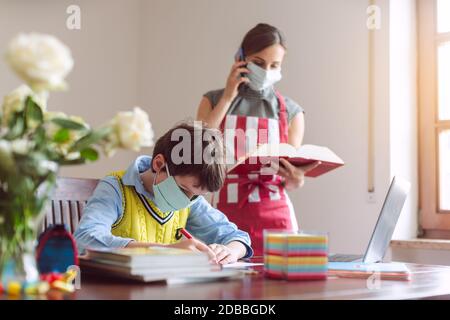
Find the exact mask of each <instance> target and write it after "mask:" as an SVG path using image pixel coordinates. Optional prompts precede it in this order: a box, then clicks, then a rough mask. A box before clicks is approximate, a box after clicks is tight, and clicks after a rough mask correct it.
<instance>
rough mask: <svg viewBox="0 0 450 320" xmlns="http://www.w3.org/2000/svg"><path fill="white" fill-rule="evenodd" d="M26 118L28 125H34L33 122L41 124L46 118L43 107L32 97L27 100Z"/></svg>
mask: <svg viewBox="0 0 450 320" xmlns="http://www.w3.org/2000/svg"><path fill="white" fill-rule="evenodd" d="M25 119H26V122H27V126H28V127H32V126H33V125H32V122H34V124H41V123H42V121H43V120H44V115H43V113H42V109H41V107H39V105H38V104H37V103H36V102H34V100H33V98H31V97H28V98H27V100H26V102H25Z"/></svg>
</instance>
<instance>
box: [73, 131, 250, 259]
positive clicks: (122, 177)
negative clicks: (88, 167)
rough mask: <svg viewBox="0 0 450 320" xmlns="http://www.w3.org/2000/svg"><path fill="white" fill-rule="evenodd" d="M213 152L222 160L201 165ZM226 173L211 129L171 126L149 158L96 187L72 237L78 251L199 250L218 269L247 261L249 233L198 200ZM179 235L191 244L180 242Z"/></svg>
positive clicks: (220, 182)
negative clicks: (156, 247) (183, 231)
mask: <svg viewBox="0 0 450 320" xmlns="http://www.w3.org/2000/svg"><path fill="white" fill-rule="evenodd" d="M180 134H182V135H183V134H184V138H185V140H186V141H184V142H183V141H181V142H182V143H184V145H183V146H186V142H187V146H188V147H189V148H187V151H186V149H183V150H182V151H183V154H182V156H181V157H182V159H183V160H184V161H182V162H181V163H180V161H178V158H176V157H177V156H179V155H180V152H179V149H180V142H179V141H178V140H177V139H176V138H177V137H179V135H180ZM200 134H201V135H200ZM186 138H188V139H186ZM196 139H197V141H196ZM174 140H176V141H174ZM196 144H197V145H196ZM198 144H199V145H198ZM198 149H199V150H198ZM211 150H215V152H216V154H215V155H216V156H219V159H218V160H219V161H212V163H211V161H205V159H203V158H201V161H198V155H199V154H200V152H201V157H203V156H204V154H207V152H208V151H211ZM172 151H174V152H172ZM177 151H178V153H177ZM196 152H197V157H195V153H196ZM217 152H218V153H217ZM213 153H214V152H213ZM221 157H222V158H221ZM174 160H176V161H174ZM186 160H187V161H186ZM194 160H197V161H196V162H195V161H194ZM174 162H176V164H175V163H174ZM225 171H226V167H225V164H224V160H223V143H222V140H221V138H220V134H217V132H216V130H214V129H209V128H206V127H204V126H194V125H190V124H186V123H182V124H179V125H177V126H175V127H173V128H172V129H170V130H169V131H168V132H166V133H165V134H164V135H163V136H162V137H160V138H159V139H158V141H157V142H156V144H155V147H154V150H153V156H152V157H149V156H140V157H138V158H137V159H136V160H135V161H134V162H133V163H132V164H131V165H130V166H129V168H128V169H127V170H126V171H119V172H114V173H112V174H110V175H108V176H107V177H105V178H103V179H102V180H100V182H99V184H98V186H97V188H96V189H95V191H94V194H93V195H92V197H91V198H90V199H89V202H88V203H87V205H86V207H85V209H84V212H83V216H82V218H81V221H80V224H79V226H78V228H77V230H76V231H75V233H74V236H75V239H76V242H77V245H78V248H79V250H80V251H81V252H82V251H84V249H85V248H118V247H148V246H149V245H166V246H168V247H176V248H183V249H190V250H194V251H196V250H199V251H204V252H206V253H208V255H209V256H210V258H211V259H212V260H214V261H216V262H218V263H221V264H227V263H232V262H236V261H237V260H238V259H240V258H247V257H250V256H252V254H253V250H252V249H251V247H250V238H249V236H248V234H247V233H246V232H243V231H241V230H238V229H237V227H236V225H235V224H233V223H231V222H230V221H228V219H227V218H226V216H225V215H224V214H223V213H222V212H220V211H218V210H217V209H215V208H213V207H212V206H211V205H210V204H209V203H208V202H207V201H206V200H205V199H204V198H203V196H202V195H204V194H206V193H207V192H215V191H217V190H219V189H220V188H221V187H222V185H223V181H224V179H225ZM180 228H186V230H187V231H188V232H190V233H192V235H193V236H194V238H193V239H186V240H181V241H179V240H180V233H179V229H180ZM203 242H204V243H203ZM205 243H207V244H209V246H207V245H206V244H205Z"/></svg>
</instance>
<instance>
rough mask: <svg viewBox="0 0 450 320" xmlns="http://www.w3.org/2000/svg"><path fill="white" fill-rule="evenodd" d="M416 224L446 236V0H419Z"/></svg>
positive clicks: (449, 216) (449, 88)
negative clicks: (418, 216)
mask: <svg viewBox="0 0 450 320" xmlns="http://www.w3.org/2000/svg"><path fill="white" fill-rule="evenodd" d="M418 10H419V11H418V16H419V21H418V22H419V23H418V25H419V33H418V34H419V150H420V151H419V152H420V154H419V167H420V209H421V214H420V225H421V228H422V230H423V233H424V236H425V237H430V238H450V0H419V1H418Z"/></svg>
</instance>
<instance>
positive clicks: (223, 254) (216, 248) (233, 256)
mask: <svg viewBox="0 0 450 320" xmlns="http://www.w3.org/2000/svg"><path fill="white" fill-rule="evenodd" d="M209 247H210V248H211V249H212V250H213V252H214V253H215V255H216V257H217V261H218V263H220V264H228V263H234V262H236V261H238V259H239V258H240V253H239V251H238V250H236V249H234V248H233V247H228V246H224V245H222V244H217V243H213V244H210V245H209Z"/></svg>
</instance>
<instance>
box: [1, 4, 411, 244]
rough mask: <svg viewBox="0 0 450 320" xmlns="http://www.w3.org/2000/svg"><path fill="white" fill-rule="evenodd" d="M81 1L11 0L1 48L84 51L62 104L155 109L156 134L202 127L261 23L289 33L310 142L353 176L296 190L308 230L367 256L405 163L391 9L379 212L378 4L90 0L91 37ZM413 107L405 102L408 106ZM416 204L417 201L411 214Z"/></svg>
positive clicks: (6, 79)
mask: <svg viewBox="0 0 450 320" xmlns="http://www.w3.org/2000/svg"><path fill="white" fill-rule="evenodd" d="M72 2H74V1H49V0H45V1H39V2H31V1H23V0H21V1H14V2H12V1H5V0H0V23H1V24H2V25H3V26H4V25H5V23H6V21H8V23H7V27H6V28H0V46H3V45H4V44H5V43H6V41H7V40H8V39H10V38H11V37H12V35H14V34H15V33H17V32H18V31H30V30H38V31H43V32H50V33H53V34H55V35H57V36H58V37H60V38H61V39H62V40H63V41H64V42H66V43H67V44H68V45H69V46H70V47H71V48H72V50H73V54H74V57H75V61H76V65H75V69H74V71H73V73H72V74H71V75H70V77H69V79H68V81H69V83H70V85H71V89H70V91H69V92H68V93H62V94H57V95H53V97H52V100H51V105H52V106H54V108H55V109H61V110H64V111H67V112H70V113H74V112H75V111H76V113H78V114H80V115H82V116H84V117H85V118H86V119H87V120H88V121H90V122H92V123H94V124H99V123H100V122H101V121H102V120H103V119H107V118H109V117H110V116H112V115H113V114H114V113H115V112H116V111H118V110H120V109H128V108H129V107H131V106H132V105H133V104H136V103H137V104H139V105H141V106H142V107H144V109H146V110H147V111H148V112H149V114H150V118H151V120H152V123H153V126H154V128H155V131H156V135H160V134H161V133H163V132H164V131H165V130H166V129H168V128H169V127H170V126H172V125H173V124H174V123H175V122H177V121H180V120H183V119H186V118H188V117H191V118H194V117H195V112H196V109H197V105H198V103H199V101H200V99H201V96H202V94H203V93H204V92H206V91H208V90H211V89H216V88H220V87H223V86H224V83H225V79H226V76H227V74H228V71H229V68H230V66H231V63H232V62H233V55H234V53H235V51H236V50H237V48H238V46H239V43H240V41H241V39H242V37H243V35H244V34H245V32H246V31H247V30H248V29H250V28H251V27H253V26H254V25H256V24H257V23H258V22H268V23H271V24H274V25H276V26H278V27H279V28H281V29H282V30H283V31H284V33H285V35H286V37H287V41H288V48H289V49H288V54H287V57H286V60H285V63H284V65H283V76H284V78H283V80H282V81H281V83H280V85H279V89H280V91H281V92H282V93H283V94H285V95H287V96H289V97H291V98H293V99H294V100H296V101H297V102H298V103H299V104H301V105H302V106H303V107H304V108H305V110H306V135H305V143H314V144H319V145H326V146H328V147H330V148H331V149H332V150H334V151H335V152H336V153H337V154H338V155H339V156H341V157H342V158H343V159H344V160H345V161H346V166H345V167H343V168H342V169H339V170H336V171H335V172H333V173H330V174H327V175H326V176H323V177H321V178H319V179H311V180H309V181H307V184H306V185H305V187H304V188H302V189H301V190H298V191H295V192H292V193H291V197H292V201H293V203H294V206H295V207H296V209H297V214H298V218H299V222H300V224H301V228H302V229H305V230H320V231H328V232H329V235H330V249H331V251H334V252H337V251H340V252H350V253H351V252H355V253H359V252H361V251H363V250H364V249H365V246H366V244H367V241H368V240H369V237H370V234H371V232H372V229H373V225H374V223H375V221H376V218H377V216H378V213H379V210H380V208H381V205H382V200H383V199H384V196H385V192H386V191H387V188H388V184H389V181H390V177H391V173H392V170H391V169H392V168H391V161H392V160H393V159H392V156H393V155H394V153H392V154H391V151H392V146H391V144H390V143H389V141H390V138H391V137H392V135H391V133H390V128H391V124H392V122H391V120H390V119H391V112H390V103H391V102H392V100H390V96H389V90H390V85H389V83H390V80H389V59H390V58H389V45H390V44H389V1H388V0H379V1H376V2H377V4H379V5H380V6H381V8H382V19H383V20H382V28H381V30H378V31H376V32H375V34H374V37H375V61H374V63H375V65H374V67H375V68H374V69H375V73H374V75H373V77H374V79H375V86H374V96H375V101H374V103H375V154H376V159H375V161H376V163H375V190H376V195H375V196H376V201H375V202H374V203H369V202H367V123H368V122H367V121H368V119H367V118H368V109H367V106H368V77H369V74H368V32H369V31H368V30H367V28H366V19H367V15H366V8H367V6H368V1H362V0H314V1H311V0H283V1H273V0H248V1H238V0H228V1H219V0H190V1H183V0H164V1H163V0H152V1H145V0H140V1H139V0H135V1H127V2H124V1H101V0H95V1H86V0H84V1H76V3H77V4H79V5H80V6H81V9H82V30H81V31H68V30H66V29H65V27H64V26H65V17H66V15H65V8H66V6H67V5H68V4H72ZM25 3H26V5H25ZM11 17H14V19H11ZM6 19H8V20H6ZM409 41H412V40H411V39H410V40H409ZM411 59H412V58H411ZM405 67H407V66H405ZM6 71H7V70H6V67H5V65H4V64H1V63H0V94H4V93H6V92H7V91H9V90H10V89H12V88H14V86H15V85H16V84H17V83H18V81H17V80H16V79H15V78H14V77H13V76H12V75H11V74H10V73H7V72H6ZM403 80H405V79H404V78H401V79H398V82H396V83H400V82H401V81H403ZM393 88H395V87H391V90H392V89H393ZM411 90H412V88H411ZM406 99H407V98H406V96H401V97H399V98H398V100H396V101H401V102H402V106H406V105H407V104H408V102H407V101H406ZM56 106H58V108H56ZM148 151H149V150H147V152H148ZM144 152H145V151H144ZM408 152H409V153H408V155H411V156H412V155H413V153H414V151H413V149H411V150H408ZM133 157H134V154H132V153H121V154H119V155H118V156H115V157H114V158H113V159H110V160H106V159H103V160H102V161H99V162H97V163H96V164H93V165H89V166H83V167H76V168H72V169H64V170H63V174H66V175H72V176H73V175H77V176H95V177H100V176H102V175H104V174H105V173H106V172H108V171H110V170H112V169H116V168H125V166H126V165H127V164H128V162H129V161H130V160H131V159H132V158H133ZM413 165H414V164H413V163H412V164H411V167H409V168H410V169H411V170H413ZM408 172H410V171H408ZM412 201H414V200H412ZM413 207H414V203H413V202H411V205H410V209H411V210H410V211H409V212H410V214H412V212H413V211H412V208H413ZM402 218H403V217H402ZM403 225H404V226H405V227H402V230H403V229H405V230H409V231H411V230H412V229H413V225H409V220H408V221H406V222H404V224H403ZM409 231H408V232H409ZM402 234H405V233H403V231H402Z"/></svg>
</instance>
